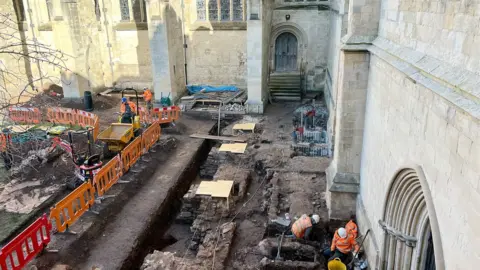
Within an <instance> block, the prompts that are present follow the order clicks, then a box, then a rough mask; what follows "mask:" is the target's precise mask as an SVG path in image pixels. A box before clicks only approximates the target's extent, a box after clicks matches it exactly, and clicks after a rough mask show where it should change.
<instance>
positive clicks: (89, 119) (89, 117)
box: [76, 110, 97, 128]
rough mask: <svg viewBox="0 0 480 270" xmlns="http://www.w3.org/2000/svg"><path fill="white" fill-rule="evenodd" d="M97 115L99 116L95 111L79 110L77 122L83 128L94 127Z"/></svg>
mask: <svg viewBox="0 0 480 270" xmlns="http://www.w3.org/2000/svg"><path fill="white" fill-rule="evenodd" d="M96 117H97V116H96V115H95V114H93V113H89V112H86V111H81V110H77V115H76V119H77V124H78V125H79V126H81V127H83V128H86V127H92V128H93V127H94V126H95V120H96Z"/></svg>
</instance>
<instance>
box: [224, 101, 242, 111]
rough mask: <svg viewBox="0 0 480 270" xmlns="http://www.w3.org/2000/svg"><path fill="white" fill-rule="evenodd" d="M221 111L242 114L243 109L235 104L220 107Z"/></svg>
mask: <svg viewBox="0 0 480 270" xmlns="http://www.w3.org/2000/svg"><path fill="white" fill-rule="evenodd" d="M222 111H230V112H244V111H245V107H244V106H242V105H240V104H237V103H233V104H227V105H224V106H222Z"/></svg>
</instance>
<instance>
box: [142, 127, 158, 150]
mask: <svg viewBox="0 0 480 270" xmlns="http://www.w3.org/2000/svg"><path fill="white" fill-rule="evenodd" d="M160 132H161V128H160V124H158V123H157V122H154V123H153V124H152V125H151V126H150V127H149V128H147V129H146V130H145V131H144V132H143V134H142V147H143V150H144V151H145V152H146V151H148V149H150V147H152V145H153V144H154V143H156V142H157V141H158V139H159V138H160Z"/></svg>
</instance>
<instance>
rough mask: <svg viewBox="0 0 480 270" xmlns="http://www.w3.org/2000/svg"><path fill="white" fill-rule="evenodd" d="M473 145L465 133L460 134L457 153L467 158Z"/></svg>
mask: <svg viewBox="0 0 480 270" xmlns="http://www.w3.org/2000/svg"><path fill="white" fill-rule="evenodd" d="M471 147H472V140H471V139H470V138H468V137H466V136H465V135H463V134H460V136H459V137H458V146H457V153H458V154H459V155H460V157H462V158H463V159H464V160H467V159H468V158H469V156H470V149H471Z"/></svg>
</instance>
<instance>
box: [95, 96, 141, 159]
mask: <svg viewBox="0 0 480 270" xmlns="http://www.w3.org/2000/svg"><path fill="white" fill-rule="evenodd" d="M125 91H135V95H136V97H137V110H136V114H135V116H133V117H131V119H130V123H125V117H124V115H120V117H119V120H118V123H112V124H111V125H110V126H109V127H108V128H107V129H105V130H104V131H102V132H101V133H100V134H99V135H98V139H99V140H100V141H103V142H104V143H105V147H104V151H103V156H104V158H110V157H113V156H114V155H115V154H117V153H119V152H120V151H122V150H123V148H125V147H126V146H127V145H128V144H129V143H130V142H131V141H133V140H134V139H135V137H137V136H139V135H140V134H141V125H140V117H139V110H138V92H137V90H135V89H133V88H126V89H124V90H122V98H123V96H124V92H125ZM122 119H123V121H122ZM122 122H123V123H122Z"/></svg>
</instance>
